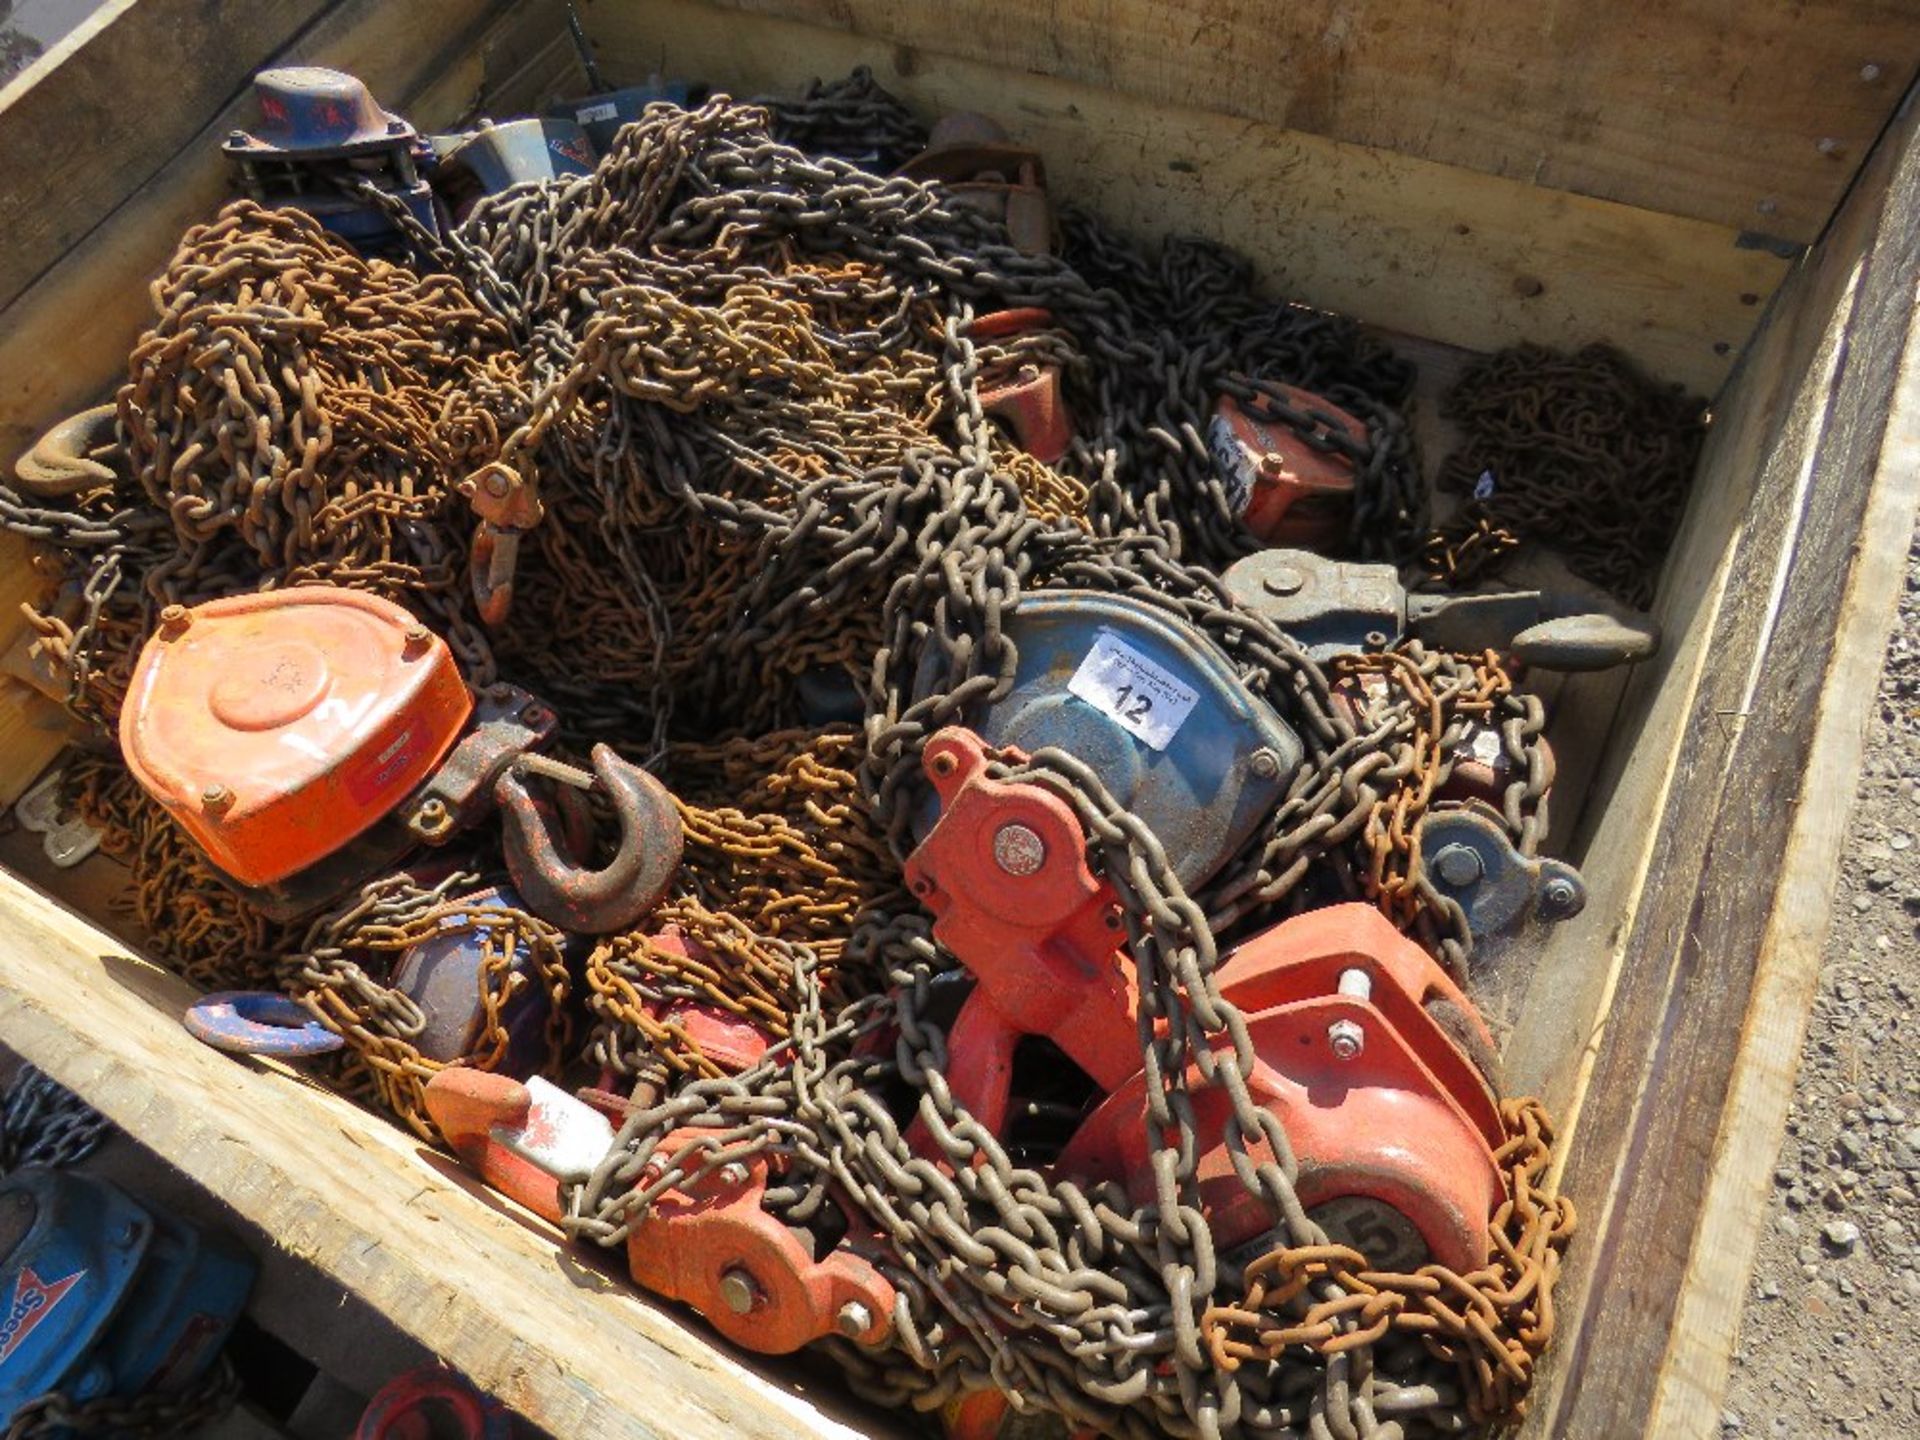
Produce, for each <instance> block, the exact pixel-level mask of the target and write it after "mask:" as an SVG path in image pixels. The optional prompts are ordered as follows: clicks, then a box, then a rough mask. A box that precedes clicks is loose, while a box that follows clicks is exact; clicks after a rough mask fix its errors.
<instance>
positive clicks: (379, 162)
mask: <svg viewBox="0 0 1920 1440" xmlns="http://www.w3.org/2000/svg"><path fill="white" fill-rule="evenodd" d="M253 88H254V94H255V95H256V96H257V97H258V99H259V102H260V128H259V129H258V130H257V131H255V132H253V133H251V134H249V133H248V132H247V131H245V130H235V131H232V132H231V133H229V134H228V136H227V138H226V141H225V143H224V144H222V145H221V147H220V148H221V150H222V151H223V152H225V154H226V155H227V157H228V158H229V159H231V160H233V161H234V162H235V163H237V164H238V165H239V167H240V183H241V186H242V187H243V188H244V189H245V190H246V192H247V194H248V195H250V196H251V197H252V198H253V199H255V200H258V201H259V202H260V203H261V204H263V205H284V206H289V207H291V208H293V209H295V210H304V211H306V212H307V213H308V214H309V215H312V216H313V217H314V218H315V219H316V220H318V221H319V222H320V223H321V224H322V225H324V226H325V227H326V228H327V229H328V230H330V231H332V232H333V233H334V234H335V235H338V236H339V237H340V238H341V239H342V240H345V241H347V242H348V243H349V244H350V245H352V246H353V247H354V248H355V249H357V250H359V251H361V252H362V253H364V254H369V255H396V254H397V255H405V254H407V253H408V251H409V250H410V249H411V247H410V246H409V244H408V242H407V239H406V236H405V235H404V234H403V233H402V232H401V230H400V228H399V227H398V226H397V225H395V224H394V221H393V217H392V216H391V215H389V214H388V212H387V210H386V208H385V207H384V206H383V205H381V204H380V203H379V202H378V201H377V200H375V199H372V198H369V197H367V196H366V195H364V194H362V193H359V187H360V186H361V184H362V183H364V184H368V185H371V186H372V187H373V188H374V189H375V190H378V191H380V192H381V193H382V194H385V195H389V196H392V197H393V198H394V199H396V200H398V201H399V202H400V203H401V204H402V205H404V206H405V207H406V209H407V212H408V213H409V214H410V215H412V216H413V218H414V219H416V220H418V221H419V222H420V223H421V224H422V225H424V226H425V227H426V228H427V230H428V231H429V232H431V233H432V234H434V235H436V236H437V235H438V234H439V233H440V225H439V221H438V219H437V218H436V214H435V211H434V206H433V191H432V190H431V189H430V188H428V185H427V182H426V181H425V180H423V179H421V178H420V166H421V165H422V164H431V163H432V161H433V147H432V145H431V144H429V143H428V142H427V141H426V140H424V139H423V138H422V137H421V136H420V135H419V133H418V132H416V131H415V130H414V128H413V127H412V126H411V125H409V124H408V123H407V122H406V121H405V120H402V119H401V118H400V117H399V116H398V115H390V114H388V113H387V112H386V111H385V110H382V109H381V108H380V106H379V104H378V103H377V102H376V101H375V100H374V98H373V96H372V95H370V94H369V93H368V92H367V87H366V86H365V85H363V84H362V83H361V82H360V81H359V80H357V79H355V78H354V77H353V76H351V75H347V74H344V73H343V72H341V71H339V70H328V69H325V68H323V67H321V66H318V65H294V66H288V67H285V68H282V69H278V70H262V71H261V72H260V73H259V74H258V75H256V76H254V77H253Z"/></svg>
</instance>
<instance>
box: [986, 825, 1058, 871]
mask: <svg viewBox="0 0 1920 1440" xmlns="http://www.w3.org/2000/svg"><path fill="white" fill-rule="evenodd" d="M993 860H994V863H995V864H996V865H998V866H999V867H1000V868H1001V869H1002V870H1004V871H1006V872H1007V874H1009V875H1021V876H1025V875H1031V874H1033V873H1034V872H1035V871H1036V870H1038V869H1039V868H1040V867H1041V866H1042V865H1044V864H1046V863H1047V844H1046V841H1044V840H1042V839H1041V838H1040V835H1039V832H1038V831H1036V830H1035V829H1034V828H1033V827H1032V826H1030V825H1022V824H1021V823H1020V822H1019V821H1018V820H1011V821H1009V822H1008V823H1006V824H1005V825H1002V826H1001V827H1000V828H999V829H998V830H996V831H994V832H993Z"/></svg>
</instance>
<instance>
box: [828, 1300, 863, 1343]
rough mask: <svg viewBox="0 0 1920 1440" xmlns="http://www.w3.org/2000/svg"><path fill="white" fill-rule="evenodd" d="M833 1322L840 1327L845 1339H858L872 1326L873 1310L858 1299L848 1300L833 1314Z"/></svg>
mask: <svg viewBox="0 0 1920 1440" xmlns="http://www.w3.org/2000/svg"><path fill="white" fill-rule="evenodd" d="M834 1324H836V1325H838V1326H839V1327H840V1333H841V1334H842V1335H844V1336H846V1337H847V1339H849V1340H858V1339H859V1338H860V1337H861V1336H862V1335H864V1334H866V1333H867V1331H869V1330H871V1329H872V1328H873V1312H872V1311H871V1310H869V1309H867V1307H866V1306H864V1305H862V1304H861V1303H860V1302H859V1301H858V1300H849V1301H847V1303H846V1304H844V1305H842V1306H841V1307H840V1313H839V1314H838V1315H836V1316H834Z"/></svg>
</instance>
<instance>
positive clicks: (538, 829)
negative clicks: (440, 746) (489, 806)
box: [493, 745, 686, 935]
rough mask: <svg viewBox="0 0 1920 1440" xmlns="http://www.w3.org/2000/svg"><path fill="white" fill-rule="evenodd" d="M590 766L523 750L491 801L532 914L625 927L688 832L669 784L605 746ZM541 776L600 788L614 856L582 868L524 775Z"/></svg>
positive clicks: (511, 870)
mask: <svg viewBox="0 0 1920 1440" xmlns="http://www.w3.org/2000/svg"><path fill="white" fill-rule="evenodd" d="M592 764H593V769H592V772H591V773H588V772H587V771H585V770H580V769H576V768H575V767H574V766H572V765H566V764H562V763H561V762H560V761H557V760H553V759H550V758H548V757H547V756H544V755H538V754H531V753H530V754H526V755H522V756H521V757H520V758H519V759H518V760H517V761H516V762H515V763H514V765H513V766H512V768H511V769H509V770H508V771H507V773H506V774H504V775H502V776H501V777H500V779H499V780H498V782H496V784H495V785H494V791H493V796H494V803H495V804H496V805H498V806H499V807H500V813H501V820H502V822H503V823H504V825H505V827H506V861H507V873H508V874H510V875H512V877H513V884H514V888H515V889H517V890H518V891H519V892H520V895H521V897H522V898H523V899H524V900H525V901H526V902H527V905H528V908H530V909H531V910H532V911H533V913H534V914H536V915H538V916H540V917H541V918H542V919H544V920H547V921H550V922H551V923H552V924H555V925H558V926H559V927H560V928H561V929H563V930H566V931H569V932H571V933H574V934H581V935H605V934H608V933H610V932H612V931H615V930H624V929H626V928H627V927H628V926H630V925H632V924H633V923H634V922H635V921H637V920H639V919H640V918H641V917H642V916H644V915H645V914H647V912H648V911H650V910H652V909H653V907H654V906H656V905H658V904H659V903H660V900H661V898H662V897H663V896H664V895H665V894H666V893H667V886H668V884H669V883H670V882H671V881H672V879H673V876H674V872H675V871H676V870H678V869H679V868H680V856H681V853H682V851H683V849H684V848H685V843H686V837H685V833H684V832H683V831H682V829H681V825H680V811H679V809H678V807H676V806H675V804H674V802H673V796H672V795H671V794H670V793H669V792H668V790H667V787H666V786H664V785H662V784H661V783H660V782H659V781H658V780H656V779H655V778H654V777H653V776H652V775H649V774H648V773H647V772H646V771H645V770H642V769H641V768H640V767H639V766H637V765H633V764H629V763H628V762H627V761H625V760H622V759H621V758H620V756H619V755H617V754H616V753H614V750H613V748H612V747H611V746H608V745H596V746H594V747H593V757H592ZM534 774H537V775H543V776H545V777H547V778H548V779H552V780H556V781H559V782H560V783H561V784H563V785H571V786H573V787H575V788H577V789H582V790H589V789H595V788H598V789H602V790H604V791H605V792H606V794H607V796H608V798H609V799H610V800H611V801H612V803H613V812H614V815H615V816H616V817H617V818H618V820H619V823H620V843H619V846H618V848H617V850H616V852H615V854H614V857H613V859H612V860H611V861H609V862H608V863H607V864H606V865H605V866H603V867H602V868H600V869H598V870H589V869H585V868H583V866H582V864H581V862H580V860H578V859H576V858H575V857H574V856H573V855H572V854H570V853H569V851H570V849H571V847H569V846H567V845H565V844H564V843H563V842H561V841H559V840H557V839H556V838H555V836H554V834H553V831H552V829H551V828H550V827H549V825H548V823H547V819H546V816H547V815H548V814H550V813H551V811H550V809H549V808H546V807H542V806H541V805H540V803H539V802H538V800H536V798H535V797H534V795H533V794H532V793H531V792H530V791H529V790H528V788H527V776H529V775H534Z"/></svg>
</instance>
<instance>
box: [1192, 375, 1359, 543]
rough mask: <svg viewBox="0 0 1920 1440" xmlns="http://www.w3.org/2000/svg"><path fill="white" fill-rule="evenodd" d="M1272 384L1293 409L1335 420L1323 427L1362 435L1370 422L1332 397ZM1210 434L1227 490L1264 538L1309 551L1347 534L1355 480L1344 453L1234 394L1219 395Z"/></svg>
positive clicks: (1355, 436) (1355, 437)
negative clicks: (1264, 416) (1262, 414)
mask: <svg viewBox="0 0 1920 1440" xmlns="http://www.w3.org/2000/svg"><path fill="white" fill-rule="evenodd" d="M1274 388H1275V389H1276V390H1277V391H1278V392H1279V398H1280V399H1281V400H1283V401H1284V402H1285V403H1286V404H1287V405H1289V406H1291V407H1292V408H1293V409H1295V410H1304V411H1310V412H1312V413H1314V414H1316V415H1324V416H1326V417H1327V418H1328V419H1329V420H1331V421H1332V422H1333V424H1331V425H1328V424H1321V425H1320V426H1319V427H1318V428H1319V431H1320V433H1322V434H1329V435H1330V434H1340V433H1343V434H1344V435H1345V436H1346V437H1347V438H1348V439H1351V440H1354V441H1358V442H1364V441H1365V440H1366V438H1367V427H1366V426H1365V425H1363V424H1362V423H1361V422H1360V421H1359V420H1358V419H1356V418H1355V417H1354V416H1352V415H1349V414H1348V413H1347V412H1346V411H1345V410H1342V409H1341V408H1340V407H1339V406H1338V405H1335V404H1334V403H1333V402H1332V401H1330V400H1326V399H1323V398H1321V397H1320V396H1318V395H1315V394H1312V393H1311V392H1309V391H1306V390H1299V389H1295V388H1294V387H1293V386H1291V385H1278V386H1275V387H1274ZM1210 433H1211V441H1212V446H1213V450H1214V454H1215V458H1216V459H1217V460H1218V462H1219V463H1220V464H1221V466H1222V467H1223V468H1224V470H1225V471H1226V475H1227V479H1228V486H1227V489H1228V493H1229V494H1230V495H1234V496H1235V497H1236V498H1237V506H1236V508H1237V509H1238V511H1239V514H1240V518H1241V520H1242V522H1244V523H1245V525H1246V527H1247V529H1249V530H1251V531H1252V532H1253V533H1254V534H1255V535H1257V536H1259V537H1260V538H1261V539H1262V540H1264V541H1266V542H1267V543H1268V544H1269V545H1301V546H1305V547H1306V548H1308V549H1310V550H1324V549H1328V548H1330V547H1334V546H1338V545H1339V544H1340V542H1341V541H1343V540H1345V539H1346V535H1347V520H1348V516H1349V515H1350V514H1351V512H1352V508H1353V484H1354V466H1353V461H1352V460H1350V459H1349V458H1348V457H1347V456H1346V455H1344V454H1342V453H1341V452H1339V451H1337V450H1323V449H1320V448H1318V447H1317V446H1315V445H1314V444H1313V443H1312V442H1311V441H1309V440H1308V439H1307V438H1306V437H1305V436H1304V435H1302V434H1300V433H1299V431H1297V430H1295V429H1294V428H1293V427H1292V426H1291V425H1289V424H1287V423H1286V422H1285V421H1282V420H1273V421H1267V420H1261V419H1257V418H1256V417H1255V416H1254V415H1253V414H1252V413H1251V412H1250V411H1248V410H1246V409H1244V408H1243V407H1242V406H1241V404H1240V402H1239V401H1237V400H1235V399H1234V398H1233V397H1232V396H1226V397H1224V398H1222V400H1221V401H1220V404H1219V407H1218V409H1217V410H1216V411H1215V412H1214V419H1213V427H1212V430H1211V432H1210Z"/></svg>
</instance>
